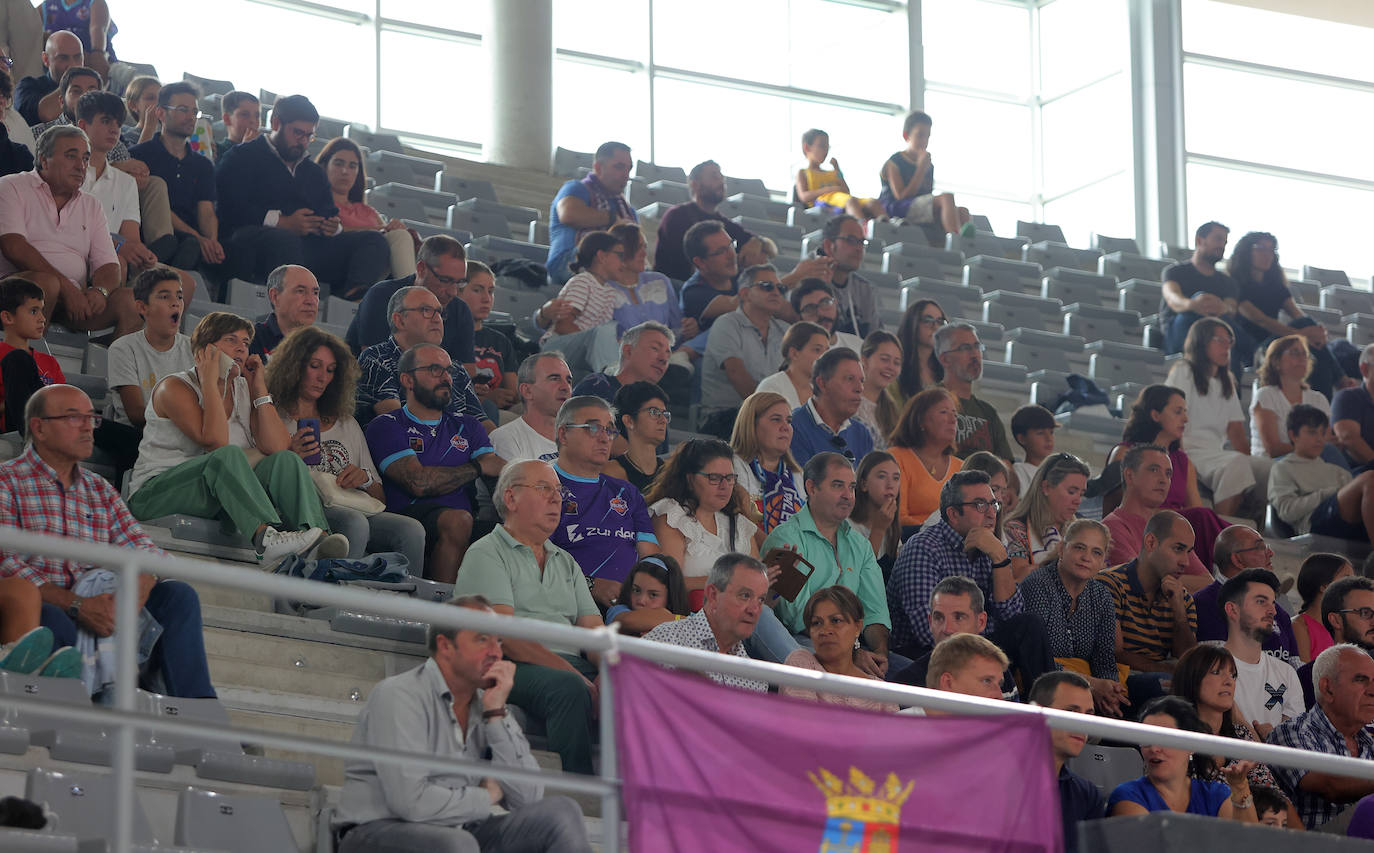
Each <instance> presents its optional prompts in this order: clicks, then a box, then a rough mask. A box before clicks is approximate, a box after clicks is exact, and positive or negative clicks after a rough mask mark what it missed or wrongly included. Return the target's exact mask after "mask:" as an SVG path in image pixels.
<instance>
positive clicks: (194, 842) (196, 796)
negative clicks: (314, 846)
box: [176, 788, 296, 853]
mask: <svg viewBox="0 0 1374 853" xmlns="http://www.w3.org/2000/svg"><path fill="white" fill-rule="evenodd" d="M176 843H177V844H183V845H186V846H192V847H206V848H214V849H217V850H224V851H227V853H267V852H268V851H278V850H281V851H287V850H295V849H296V839H295V837H294V836H293V835H292V834H291V826H290V825H289V824H288V823H287V822H286V815H285V814H284V813H283V812H282V810H281V803H279V802H277V801H276V800H274V799H268V798H267V797H248V796H238V795H230V794H217V793H214V792H213V791H201V790H197V789H195V788H187V789H186V790H184V791H182V792H181V796H179V797H178V798H177V824H176Z"/></svg>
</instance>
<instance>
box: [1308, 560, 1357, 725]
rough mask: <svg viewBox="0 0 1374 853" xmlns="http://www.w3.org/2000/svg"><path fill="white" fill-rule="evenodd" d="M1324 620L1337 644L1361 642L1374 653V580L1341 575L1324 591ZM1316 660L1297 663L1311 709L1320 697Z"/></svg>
mask: <svg viewBox="0 0 1374 853" xmlns="http://www.w3.org/2000/svg"><path fill="white" fill-rule="evenodd" d="M1322 624H1323V625H1325V626H1326V628H1327V630H1328V631H1330V632H1331V639H1332V640H1334V641H1335V642H1336V643H1337V644H1340V643H1348V644H1350V645H1352V646H1359V647H1360V648H1362V649H1364V650H1365V651H1366V652H1368V653H1370V656H1371V657H1374V580H1370V579H1369V578H1366V577H1359V576H1355V577H1349V578H1341V579H1340V580H1338V581H1336V582H1335V583H1333V584H1331V585H1330V586H1328V587H1327V588H1326V592H1324V593H1322ZM1314 664H1315V661H1311V662H1308V663H1305V664H1303V665H1302V666H1300V667H1298V681H1299V682H1300V683H1301V684H1302V697H1303V704H1304V705H1306V706H1307V707H1308V708H1309V709H1310V708H1311V707H1312V705H1313V704H1314V703H1315V702H1316V700H1317V695H1316V692H1315V691H1314V689H1313V688H1314V685H1315V681H1314V679H1313V674H1312V670H1313V668H1314Z"/></svg>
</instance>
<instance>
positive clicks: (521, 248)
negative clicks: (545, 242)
mask: <svg viewBox="0 0 1374 853" xmlns="http://www.w3.org/2000/svg"><path fill="white" fill-rule="evenodd" d="M472 249H482V250H483V251H484V252H486V253H487V254H489V255H493V256H496V257H498V258H524V259H526V260H530V261H534V262H536V263H541V264H542V263H544V260H545V259H546V258H548V256H549V247H548V246H541V245H539V244H538V243H526V242H524V241H523V240H510V239H507V238H505V237H493V236H491V235H490V234H483V235H481V236H479V237H473V238H472V242H471V244H470V245H469V251H471V250H472Z"/></svg>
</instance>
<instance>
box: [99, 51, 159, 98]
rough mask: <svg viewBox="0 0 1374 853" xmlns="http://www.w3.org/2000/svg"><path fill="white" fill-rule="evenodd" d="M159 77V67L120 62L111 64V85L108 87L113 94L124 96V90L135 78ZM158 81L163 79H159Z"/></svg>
mask: <svg viewBox="0 0 1374 853" xmlns="http://www.w3.org/2000/svg"><path fill="white" fill-rule="evenodd" d="M144 76H146V77H157V76H158V75H157V66H155V65H149V64H148V63H146V62H125V61H124V60H122V59H121V60H120V61H118V62H112V63H110V74H109V85H108V86H107V87H106V88H108V89H109V90H110V91H111V92H115V93H116V94H119V95H123V94H124V90H125V89H127V88H128V87H129V81H130V80H132V79H134V78H135V77H144ZM158 79H159V80H160V79H162V78H160V77H158Z"/></svg>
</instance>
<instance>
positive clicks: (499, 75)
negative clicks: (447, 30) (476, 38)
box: [482, 0, 553, 172]
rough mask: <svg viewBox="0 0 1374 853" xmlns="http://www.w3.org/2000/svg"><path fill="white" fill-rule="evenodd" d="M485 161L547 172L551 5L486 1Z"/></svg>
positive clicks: (536, 0) (532, 0)
mask: <svg viewBox="0 0 1374 853" xmlns="http://www.w3.org/2000/svg"><path fill="white" fill-rule="evenodd" d="M487 6H488V8H489V10H490V26H489V27H488V29H487V31H486V32H485V33H483V35H482V47H483V50H484V52H485V53H486V57H487V70H488V71H489V73H490V80H491V125H490V126H491V132H490V134H489V136H488V138H487V141H486V144H485V146H484V147H483V153H484V154H485V155H486V159H487V160H488V161H490V162H493V163H501V164H503V165H506V166H515V167H516V168H520V169H537V170H540V171H544V172H547V171H548V170H549V164H550V158H551V157H552V156H553V0H488V3H487Z"/></svg>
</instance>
